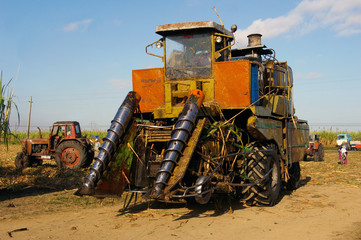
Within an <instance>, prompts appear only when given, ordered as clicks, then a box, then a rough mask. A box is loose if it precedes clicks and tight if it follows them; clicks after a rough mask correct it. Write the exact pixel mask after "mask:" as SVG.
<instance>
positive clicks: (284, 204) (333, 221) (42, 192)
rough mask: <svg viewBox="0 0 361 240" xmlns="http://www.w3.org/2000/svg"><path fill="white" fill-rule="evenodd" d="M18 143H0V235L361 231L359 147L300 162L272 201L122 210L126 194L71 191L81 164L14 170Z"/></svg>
mask: <svg viewBox="0 0 361 240" xmlns="http://www.w3.org/2000/svg"><path fill="white" fill-rule="evenodd" d="M19 149H20V148H19V146H17V145H14V146H9V151H8V152H7V153H5V150H4V147H3V146H1V145H0V164H1V165H0V239H12V238H13V239H100V238H104V239H165V238H168V239H197V238H198V239H332V240H334V239H335V240H336V239H361V214H360V213H359V212H360V209H361V191H360V188H361V152H350V153H349V157H348V163H349V164H348V165H339V164H337V151H335V150H328V151H326V152H325V161H323V162H314V161H313V160H312V159H309V160H308V161H305V162H302V163H301V167H302V178H301V179H302V180H301V186H300V187H299V188H298V189H297V190H296V191H293V192H286V191H283V192H282V196H281V199H280V202H279V203H278V204H277V205H276V206H274V207H245V206H243V205H242V204H241V203H239V202H237V201H236V200H233V201H232V202H230V203H228V202H227V201H224V202H223V204H222V206H223V210H219V209H218V210H216V207H215V205H214V204H208V205H193V204H192V205H188V206H186V205H184V204H165V203H147V202H144V203H141V204H138V205H136V206H135V207H131V208H129V209H128V210H127V211H126V212H122V211H121V210H122V208H123V199H104V200H99V199H95V198H91V197H77V196H74V195H73V193H74V191H75V190H76V188H77V186H78V184H79V182H80V181H81V178H82V177H83V176H84V174H86V171H85V170H82V171H64V170H59V169H57V168H56V166H55V164H54V163H52V162H48V163H45V164H44V166H40V167H36V168H30V169H25V170H23V171H17V170H15V167H14V164H13V160H14V158H15V156H16V152H17V151H18V150H19ZM44 176H45V177H44ZM66 179H70V180H68V181H66Z"/></svg>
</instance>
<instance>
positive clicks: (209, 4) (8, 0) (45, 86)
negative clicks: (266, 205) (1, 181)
mask: <svg viewBox="0 0 361 240" xmlns="http://www.w3.org/2000/svg"><path fill="white" fill-rule="evenodd" d="M0 6H1V8H0V9H1V14H0V33H1V37H0V70H2V71H3V79H4V80H5V81H7V80H9V79H11V78H13V82H15V79H16V86H15V102H16V103H17V105H18V108H19V113H20V116H21V126H23V127H26V124H27V118H28V110H29V99H30V96H32V98H33V107H32V121H31V126H32V128H31V130H35V129H36V126H40V127H41V128H43V129H47V128H48V126H50V125H52V123H53V122H55V121H58V120H77V121H79V122H80V123H81V125H82V126H83V129H87V130H91V129H102V130H103V129H106V128H107V127H109V125H110V121H111V120H112V119H113V117H114V115H115V113H116V111H117V109H118V107H119V105H120V104H121V103H122V101H123V100H124V97H125V96H126V94H127V92H128V91H130V90H131V88H132V84H131V70H132V69H139V68H149V67H161V66H162V62H161V60H160V59H159V58H156V57H152V56H149V55H147V54H146V53H145V46H146V45H148V44H149V43H152V42H154V41H155V40H157V39H159V37H160V36H159V35H157V34H155V32H154V31H155V27H156V25H160V24H166V23H174V22H185V21H202V20H212V21H215V22H218V23H219V20H218V17H217V15H216V14H215V12H214V11H213V10H212V8H213V6H215V7H216V8H217V11H218V13H219V15H220V17H221V19H222V21H223V23H224V25H225V26H226V28H228V29H229V28H230V26H231V25H232V24H237V26H238V31H237V32H236V41H237V45H238V46H240V47H242V46H245V45H246V41H247V40H246V35H248V34H249V33H255V32H257V33H261V34H262V35H263V39H262V42H263V44H265V45H267V47H269V48H273V49H274V50H275V51H276V58H277V59H278V60H279V61H287V62H288V64H289V65H290V66H291V67H292V69H293V73H294V98H295V99H294V100H295V108H296V115H297V116H298V117H299V118H302V119H306V120H308V121H309V124H310V126H311V128H312V129H313V130H322V129H324V128H325V129H330V128H331V127H332V129H333V130H345V129H347V130H353V131H355V130H356V131H357V130H361V108H360V105H361V91H360V89H361V77H360V70H361V62H360V56H361V1H360V0H343V1H338V0H310V1H306V0H303V1H301V0H298V1H296V0H287V1H286V0H278V1H269V0H259V1H244V0H223V1H206V0H184V1H121V0H118V1H112V0H107V1H93V0H86V1H85V0H84V1H75V0H73V1H70V0H69V1H68V0H63V1H46V0H33V1H27V0H0ZM11 122H12V124H13V123H15V122H16V119H15V117H12V120H11ZM21 129H24V128H20V130H21Z"/></svg>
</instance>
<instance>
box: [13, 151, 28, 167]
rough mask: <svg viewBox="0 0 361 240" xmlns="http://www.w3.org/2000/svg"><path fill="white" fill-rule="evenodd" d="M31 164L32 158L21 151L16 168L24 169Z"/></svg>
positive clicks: (16, 161)
mask: <svg viewBox="0 0 361 240" xmlns="http://www.w3.org/2000/svg"><path fill="white" fill-rule="evenodd" d="M29 166H30V158H29V157H28V156H27V155H25V154H24V153H23V152H19V153H18V154H17V156H16V158H15V167H16V169H23V168H27V167H29Z"/></svg>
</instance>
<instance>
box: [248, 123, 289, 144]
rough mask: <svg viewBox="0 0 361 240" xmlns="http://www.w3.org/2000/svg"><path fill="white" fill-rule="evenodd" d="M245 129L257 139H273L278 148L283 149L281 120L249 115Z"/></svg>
mask: <svg viewBox="0 0 361 240" xmlns="http://www.w3.org/2000/svg"><path fill="white" fill-rule="evenodd" d="M247 130H248V131H249V132H250V133H251V134H252V136H253V137H255V138H257V139H261V140H275V142H276V143H277V145H278V148H279V149H283V142H282V139H283V138H282V122H281V121H278V120H275V119H268V118H258V117H256V116H251V117H250V118H249V119H248V122H247Z"/></svg>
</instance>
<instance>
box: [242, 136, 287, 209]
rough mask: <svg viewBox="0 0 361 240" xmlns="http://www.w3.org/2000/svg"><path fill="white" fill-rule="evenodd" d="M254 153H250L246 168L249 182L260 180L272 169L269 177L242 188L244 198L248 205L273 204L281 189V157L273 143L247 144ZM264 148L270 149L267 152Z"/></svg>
mask: <svg viewBox="0 0 361 240" xmlns="http://www.w3.org/2000/svg"><path fill="white" fill-rule="evenodd" d="M247 147H248V148H250V149H251V150H252V151H255V152H253V153H250V154H249V155H248V159H247V161H248V164H247V167H246V168H247V169H246V174H247V177H248V178H250V179H252V180H250V181H249V182H250V183H253V182H258V181H259V180H261V179H262V178H264V176H265V175H266V174H267V173H268V172H269V171H270V170H271V169H272V171H271V172H270V173H269V175H268V177H266V178H265V179H264V180H263V181H261V182H259V183H257V184H256V185H253V186H247V187H245V188H244V189H243V190H242V195H243V200H244V202H245V203H246V205H248V206H253V205H264V206H273V205H274V204H276V203H277V200H278V198H279V195H280V191H281V185H282V182H281V169H280V162H279V157H278V154H277V151H276V148H275V146H274V145H273V144H266V143H259V142H254V143H251V144H249V145H248V146H247ZM262 150H268V151H269V152H265V151H262Z"/></svg>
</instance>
